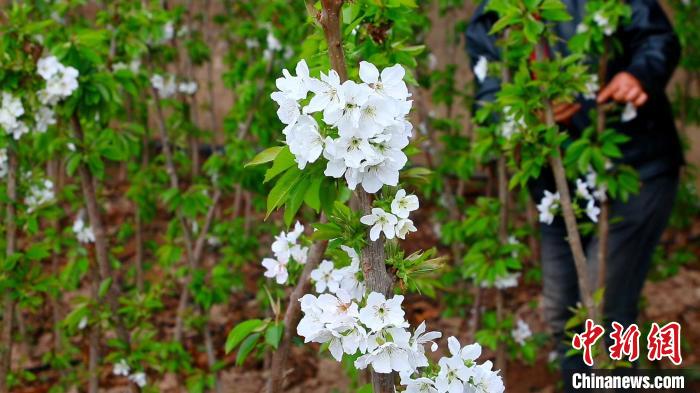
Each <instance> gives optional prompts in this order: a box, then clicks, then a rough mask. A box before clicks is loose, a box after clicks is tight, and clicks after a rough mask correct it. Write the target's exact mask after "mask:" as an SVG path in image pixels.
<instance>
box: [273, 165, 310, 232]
mask: <svg viewBox="0 0 700 393" xmlns="http://www.w3.org/2000/svg"><path fill="white" fill-rule="evenodd" d="M302 175H303V174H302V172H301V171H300V170H299V169H297V168H296V167H293V168H290V169H289V170H288V171H287V172H286V173H285V174H284V175H282V177H281V178H279V180H277V184H275V186H274V187H272V190H270V194H269V195H268V196H267V213H266V214H265V219H267V217H269V216H270V213H272V211H274V210H275V209H277V208H278V207H280V206H282V205H284V204H285V202H287V199H288V198H289V193H290V191H291V190H292V189H294V187H295V186H296V184H297V183H298V182H299V180H301V179H302Z"/></svg>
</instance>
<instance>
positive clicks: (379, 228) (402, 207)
mask: <svg viewBox="0 0 700 393" xmlns="http://www.w3.org/2000/svg"><path fill="white" fill-rule="evenodd" d="M418 204H419V203H418V197H417V196H415V195H406V191H405V190H404V189H400V190H399V191H398V192H396V195H395V196H394V200H392V201H391V213H389V212H387V211H385V210H384V209H381V208H377V207H375V208H373V209H372V213H371V214H368V215H366V216H363V217H362V218H360V222H361V223H363V224H365V225H370V226H372V228H371V229H370V231H369V238H370V240H372V241H375V240H377V239H379V235H380V234H381V233H382V232H384V236H385V237H386V238H387V239H393V238H394V236H396V237H398V238H399V239H405V238H406V235H407V234H408V233H409V232H415V231H416V227H415V225H413V221H411V219H409V218H408V215H409V213H410V212H412V211H414V210H416V209H418Z"/></svg>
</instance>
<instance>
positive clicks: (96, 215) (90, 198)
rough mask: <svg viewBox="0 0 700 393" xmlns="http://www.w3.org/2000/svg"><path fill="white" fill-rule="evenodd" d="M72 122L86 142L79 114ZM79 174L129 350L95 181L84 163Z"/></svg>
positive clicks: (104, 274)
mask: <svg viewBox="0 0 700 393" xmlns="http://www.w3.org/2000/svg"><path fill="white" fill-rule="evenodd" d="M72 121H73V132H74V133H75V138H76V139H77V140H78V142H80V143H81V144H82V143H83V140H84V136H83V127H82V125H81V124H80V118H79V117H78V114H77V113H74V114H73V117H72ZM78 174H79V176H80V185H81V188H82V189H83V197H84V199H85V205H86V207H87V212H88V218H89V219H90V226H91V227H92V231H93V233H94V234H95V259H96V261H97V267H98V271H99V277H100V280H107V279H112V284H111V285H110V287H109V290H108V293H107V295H106V300H107V303H108V305H109V308H110V311H111V314H112V315H111V317H112V319H113V321H114V325H115V329H116V332H117V337H118V338H119V339H120V340H121V341H123V342H124V343H125V344H126V347H127V348H129V347H130V346H131V339H130V337H129V332H128V330H127V329H126V326H125V325H124V321H123V320H122V317H121V313H120V312H119V297H120V296H121V286H120V284H119V280H118V279H117V278H116V277H115V276H114V274H113V272H112V266H111V264H110V261H109V243H108V241H107V234H106V232H105V229H104V226H103V224H102V217H101V214H100V207H99V205H98V203H97V194H96V192H95V179H94V178H93V176H92V173H90V170H89V169H88V168H87V166H86V165H85V164H84V163H80V165H78Z"/></svg>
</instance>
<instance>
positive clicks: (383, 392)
mask: <svg viewBox="0 0 700 393" xmlns="http://www.w3.org/2000/svg"><path fill="white" fill-rule="evenodd" d="M342 7H343V0H321V13H320V14H319V15H318V18H319V22H320V24H321V27H322V28H323V33H324V35H325V37H326V41H327V44H328V57H329V58H330V63H331V67H333V69H334V70H335V71H336V72H337V73H338V75H339V76H340V80H341V82H343V81H345V80H347V79H348V72H347V67H346V64H345V53H344V52H343V40H342V35H341V31H340V15H341V9H342ZM356 195H357V198H358V200H359V205H360V210H361V211H362V213H364V214H369V213H370V211H371V210H372V199H371V196H370V195H369V194H367V193H366V192H365V191H364V190H361V189H358V191H357V192H356ZM382 239H383V238H380V239H378V240H377V241H374V242H373V241H370V242H369V243H368V244H367V246H366V247H365V248H364V249H363V250H362V273H363V274H364V278H365V283H366V285H367V289H368V290H369V291H370V292H379V293H382V294H384V296H387V297H389V296H391V295H392V292H393V285H394V281H393V279H392V278H391V276H390V275H389V273H388V272H387V270H386V265H385V255H384V241H383V240H382ZM394 374H395V373H391V374H382V373H377V372H375V371H374V370H372V373H371V375H372V387H373V389H374V392H375V393H393V392H394V391H395V388H394V377H395V375H394Z"/></svg>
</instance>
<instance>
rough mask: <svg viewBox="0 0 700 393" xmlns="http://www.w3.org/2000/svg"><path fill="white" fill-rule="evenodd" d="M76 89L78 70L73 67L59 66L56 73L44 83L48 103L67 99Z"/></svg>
mask: <svg viewBox="0 0 700 393" xmlns="http://www.w3.org/2000/svg"><path fill="white" fill-rule="evenodd" d="M77 88H78V70H77V69H75V68H73V67H66V66H61V68H60V69H59V71H58V73H57V74H55V75H54V76H53V77H51V79H49V80H47V81H46V94H47V95H48V96H49V97H53V98H52V99H49V100H50V101H55V100H59V101H60V100H62V99H64V98H66V97H69V96H70V95H71V94H73V92H74V91H75V89H77Z"/></svg>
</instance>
